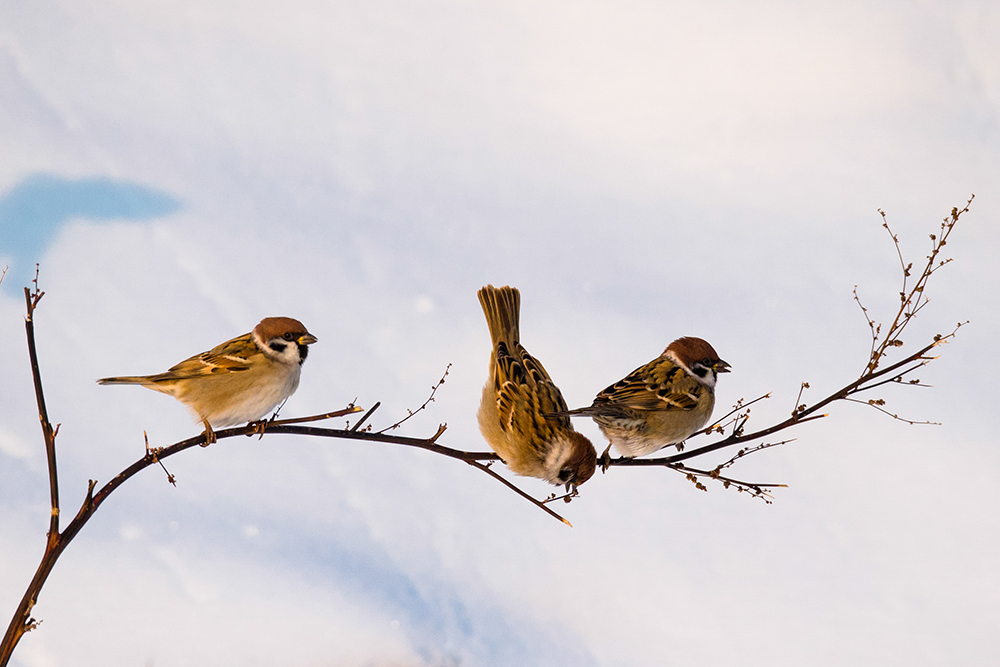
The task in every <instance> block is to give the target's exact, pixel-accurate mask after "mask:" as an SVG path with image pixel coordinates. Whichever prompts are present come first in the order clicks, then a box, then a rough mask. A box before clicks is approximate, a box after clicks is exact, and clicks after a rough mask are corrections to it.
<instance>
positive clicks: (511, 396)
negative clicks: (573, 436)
mask: <svg viewBox="0 0 1000 667" xmlns="http://www.w3.org/2000/svg"><path fill="white" fill-rule="evenodd" d="M495 383H496V392H497V411H498V412H499V414H500V424H501V426H502V427H503V429H504V430H505V431H514V432H515V433H518V434H519V435H520V436H521V437H525V438H526V437H528V436H529V435H531V434H534V435H535V436H537V437H532V438H531V440H532V442H531V444H532V446H533V447H535V449H538V450H542V449H543V448H544V444H545V442H547V441H548V440H549V439H550V438H551V437H552V435H554V431H555V430H556V429H558V428H559V427H560V426H561V427H562V428H565V429H568V428H569V418H568V417H556V418H551V417H550V418H546V417H545V415H546V414H550V413H557V412H566V410H567V406H566V401H565V400H563V397H562V393H561V392H560V391H559V388H558V387H557V386H556V385H555V383H554V382H552V378H551V377H549V374H548V373H547V372H546V371H545V368H544V367H543V366H542V364H541V362H539V361H538V360H537V359H535V358H534V357H533V356H531V355H530V354H528V351H527V350H525V349H524V348H523V347H522V346H521V344H520V343H513V345H512V346H511V347H510V348H509V347H508V345H507V343H505V342H499V343H498V344H497V347H496V374H495ZM518 406H522V408H523V409H517V407H518Z"/></svg>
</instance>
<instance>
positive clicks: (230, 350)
mask: <svg viewBox="0 0 1000 667" xmlns="http://www.w3.org/2000/svg"><path fill="white" fill-rule="evenodd" d="M260 354H262V352H261V351H260V348H258V347H257V344H256V343H254V342H253V335H252V334H249V333H247V334H244V335H242V336H239V337H237V338H233V339H232V340H227V341H226V342H225V343H222V344H221V345H216V346H215V347H213V348H212V349H211V350H209V351H208V352H202V353H201V354H199V355H197V356H194V357H191V358H190V359H185V360H184V361H182V362H180V363H179V364H177V365H176V366H174V367H172V368H171V369H170V370H168V371H167V372H166V373H164V374H163V375H165V376H170V377H171V378H173V379H185V378H193V377H204V376H206V375H214V374H216V373H238V372H240V371H246V370H249V369H250V364H251V363H252V361H251V360H252V358H253V357H255V356H257V355H260Z"/></svg>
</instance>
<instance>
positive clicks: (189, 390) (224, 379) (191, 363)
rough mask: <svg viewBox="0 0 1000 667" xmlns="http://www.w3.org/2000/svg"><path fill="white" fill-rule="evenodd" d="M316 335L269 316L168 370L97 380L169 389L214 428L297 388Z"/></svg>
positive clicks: (259, 411) (246, 417) (259, 412)
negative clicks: (254, 325)
mask: <svg viewBox="0 0 1000 667" xmlns="http://www.w3.org/2000/svg"><path fill="white" fill-rule="evenodd" d="M315 342H316V337H315V336H313V335H312V334H311V333H309V332H308V331H306V328H305V326H304V325H303V324H302V323H301V322H299V321H298V320H293V319H292V318H290V317H265V318H264V319H263V320H261V321H260V324H258V325H257V326H256V327H254V329H253V331H251V332H250V333H248V334H243V335H242V336H239V337H238V338H233V339H232V340H229V341H226V342H225V343H222V344H221V345H217V346H216V347H213V348H212V349H211V350H209V351H208V352H202V353H201V354H199V355H197V356H194V357H191V358H190V359H185V360H184V361H182V362H180V363H179V364H177V365H176V366H174V367H172V368H171V369H170V370H168V371H167V372H166V373H160V374H158V375H139V376H126V377H111V378H102V379H100V380H98V381H97V383H98V384H138V385H142V386H143V387H149V388H150V389H153V390H154V391H159V392H163V393H164V394H170V395H171V396H173V397H174V398H176V399H177V400H178V401H180V402H181V403H183V404H184V405H186V406H188V407H189V408H190V409H191V411H192V412H194V414H195V415H196V416H197V417H198V419H199V420H200V421H201V422H202V423H203V424H204V425H205V438H206V444H209V443H212V442H214V441H215V433H214V431H213V430H212V429H213V427H214V428H223V427H226V426H235V425H236V424H243V423H245V422H249V421H253V420H256V419H260V418H261V417H263V416H264V415H266V414H267V413H268V412H270V411H271V410H273V409H274V407H275V406H277V405H278V404H279V403H281V402H282V401H284V400H285V399H286V398H288V397H289V396H291V395H292V394H293V393H295V390H296V389H297V388H298V386H299V374H300V372H301V369H302V362H303V361H305V359H306V355H307V354H308V353H309V345H311V344H312V343H315Z"/></svg>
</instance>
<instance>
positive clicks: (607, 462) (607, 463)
mask: <svg viewBox="0 0 1000 667" xmlns="http://www.w3.org/2000/svg"><path fill="white" fill-rule="evenodd" d="M597 462H598V463H600V464H601V472H607V471H608V468H610V467H611V443H610V442H609V443H608V448H607V449H605V450H604V453H603V454H601V456H600V458H599V459H597Z"/></svg>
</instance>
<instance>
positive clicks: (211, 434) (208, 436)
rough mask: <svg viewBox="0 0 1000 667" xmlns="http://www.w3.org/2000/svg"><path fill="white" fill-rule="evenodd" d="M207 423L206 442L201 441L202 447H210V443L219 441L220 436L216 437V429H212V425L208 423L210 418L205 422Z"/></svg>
mask: <svg viewBox="0 0 1000 667" xmlns="http://www.w3.org/2000/svg"><path fill="white" fill-rule="evenodd" d="M204 424H205V442H203V443H201V446H202V447H208V446H209V445H211V444H213V443H215V442H218V440H219V439H218V438H216V437H215V431H213V430H212V425H211V424H209V423H208V420H206V421H205V422H204Z"/></svg>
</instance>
